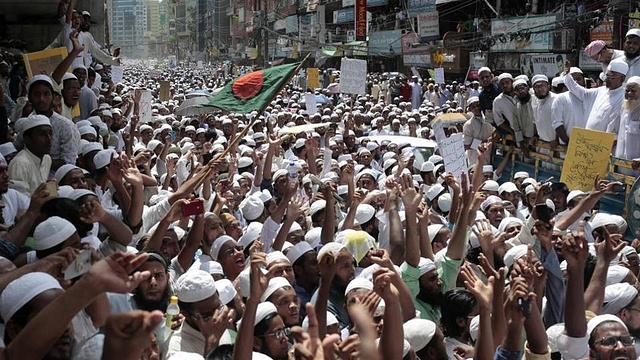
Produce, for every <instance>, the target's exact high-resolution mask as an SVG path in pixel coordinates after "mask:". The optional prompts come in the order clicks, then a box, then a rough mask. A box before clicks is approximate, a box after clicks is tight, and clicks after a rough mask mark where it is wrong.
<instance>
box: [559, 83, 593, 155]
mask: <svg viewBox="0 0 640 360" xmlns="http://www.w3.org/2000/svg"><path fill="white" fill-rule="evenodd" d="M586 110H588V111H591V109H585V108H584V102H583V101H582V100H580V99H578V97H577V96H575V95H573V94H572V93H571V92H569V91H567V92H564V93H562V94H558V96H556V98H555V100H553V104H552V105H551V125H552V126H553V128H554V129H557V128H559V127H560V126H564V130H565V131H566V132H567V136H569V137H571V129H572V128H573V127H574V126H577V127H581V128H583V127H585V126H586V125H587V117H586V116H585V114H586V113H588V112H586ZM560 142H561V143H563V144H564V142H562V141H560Z"/></svg>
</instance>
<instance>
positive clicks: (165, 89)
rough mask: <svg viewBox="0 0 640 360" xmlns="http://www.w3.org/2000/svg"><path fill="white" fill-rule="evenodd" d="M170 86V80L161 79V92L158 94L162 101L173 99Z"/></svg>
mask: <svg viewBox="0 0 640 360" xmlns="http://www.w3.org/2000/svg"><path fill="white" fill-rule="evenodd" d="M169 87H170V84H169V80H160V93H159V94H158V97H159V98H160V101H169V100H171V91H170V90H169Z"/></svg>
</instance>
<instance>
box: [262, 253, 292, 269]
mask: <svg viewBox="0 0 640 360" xmlns="http://www.w3.org/2000/svg"><path fill="white" fill-rule="evenodd" d="M281 260H284V261H286V262H289V259H287V257H286V256H285V255H284V254H283V253H282V251H272V252H270V253H268V254H267V257H266V261H267V267H269V266H271V264H273V263H274V262H276V261H281Z"/></svg>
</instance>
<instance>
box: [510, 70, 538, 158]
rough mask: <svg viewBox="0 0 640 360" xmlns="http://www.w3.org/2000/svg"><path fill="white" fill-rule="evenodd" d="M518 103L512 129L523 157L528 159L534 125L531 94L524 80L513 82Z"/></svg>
mask: <svg viewBox="0 0 640 360" xmlns="http://www.w3.org/2000/svg"><path fill="white" fill-rule="evenodd" d="M513 88H514V90H515V94H516V97H517V98H518V103H517V104H516V113H515V117H514V121H513V124H511V125H512V127H513V132H514V133H515V135H516V142H517V143H518V145H519V147H520V149H522V153H523V154H524V156H526V157H529V147H530V144H529V141H530V140H531V139H532V138H533V136H534V135H535V125H534V119H533V108H532V107H531V92H530V91H529V85H528V84H527V82H526V81H525V80H524V79H518V80H516V81H514V82H513Z"/></svg>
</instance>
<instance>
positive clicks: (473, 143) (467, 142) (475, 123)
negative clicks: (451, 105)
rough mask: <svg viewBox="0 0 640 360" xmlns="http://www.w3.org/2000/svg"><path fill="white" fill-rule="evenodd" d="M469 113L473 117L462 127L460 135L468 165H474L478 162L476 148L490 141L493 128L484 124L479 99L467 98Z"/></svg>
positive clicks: (488, 124)
mask: <svg viewBox="0 0 640 360" xmlns="http://www.w3.org/2000/svg"><path fill="white" fill-rule="evenodd" d="M469 111H471V112H472V113H473V117H471V119H469V120H467V121H466V122H465V123H464V125H463V126H462V134H463V142H464V149H465V150H466V151H467V158H468V159H469V165H474V164H475V163H476V162H478V151H477V150H478V146H479V145H480V144H481V143H483V142H485V141H487V140H489V139H491V135H492V134H493V126H492V125H491V124H490V123H488V122H485V119H484V116H483V115H482V110H481V108H480V99H478V98H477V97H472V98H469Z"/></svg>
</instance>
